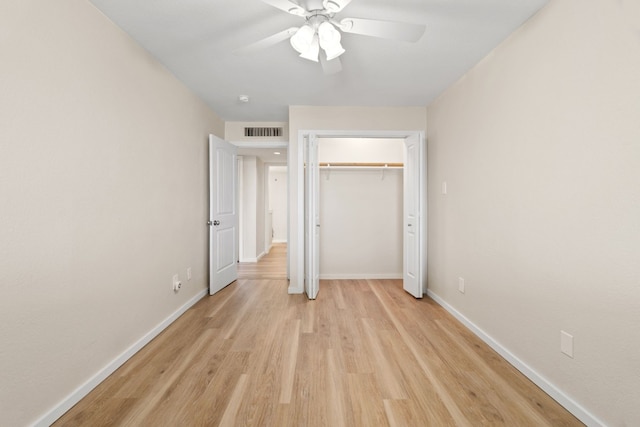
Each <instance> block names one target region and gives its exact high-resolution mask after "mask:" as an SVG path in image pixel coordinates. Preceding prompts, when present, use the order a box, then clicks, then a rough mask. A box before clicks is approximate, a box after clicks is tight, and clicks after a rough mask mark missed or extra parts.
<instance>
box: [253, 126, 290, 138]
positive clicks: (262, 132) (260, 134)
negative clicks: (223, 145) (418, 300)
mask: <svg viewBox="0 0 640 427" xmlns="http://www.w3.org/2000/svg"><path fill="white" fill-rule="evenodd" d="M244 136H246V137H250V138H256V137H257V138H265V137H278V136H282V128H281V127H246V128H244Z"/></svg>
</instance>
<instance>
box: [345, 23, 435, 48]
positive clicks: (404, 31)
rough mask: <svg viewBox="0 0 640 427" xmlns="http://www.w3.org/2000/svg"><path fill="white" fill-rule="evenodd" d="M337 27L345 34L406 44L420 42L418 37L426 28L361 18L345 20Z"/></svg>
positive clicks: (419, 25) (418, 25) (417, 25)
mask: <svg viewBox="0 0 640 427" xmlns="http://www.w3.org/2000/svg"><path fill="white" fill-rule="evenodd" d="M339 27H340V29H341V30H342V31H344V32H345V33H353V34H361V35H363V36H373V37H380V38H383V39H392V40H402V41H407V42H417V41H418V40H420V37H422V35H423V34H424V31H425V29H426V26H424V25H422V24H409V23H405V22H393V21H378V20H376V19H363V18H345V19H343V20H341V21H340V22H339Z"/></svg>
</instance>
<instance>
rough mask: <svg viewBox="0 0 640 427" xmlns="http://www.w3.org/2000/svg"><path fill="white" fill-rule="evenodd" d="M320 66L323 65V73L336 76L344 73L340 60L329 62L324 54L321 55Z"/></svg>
mask: <svg viewBox="0 0 640 427" xmlns="http://www.w3.org/2000/svg"><path fill="white" fill-rule="evenodd" d="M320 64H322V71H323V72H324V73H325V74H327V75H329V74H336V73H339V72H340V71H342V62H341V61H340V58H334V59H332V60H331V61H327V57H326V56H324V54H322V53H321V54H320Z"/></svg>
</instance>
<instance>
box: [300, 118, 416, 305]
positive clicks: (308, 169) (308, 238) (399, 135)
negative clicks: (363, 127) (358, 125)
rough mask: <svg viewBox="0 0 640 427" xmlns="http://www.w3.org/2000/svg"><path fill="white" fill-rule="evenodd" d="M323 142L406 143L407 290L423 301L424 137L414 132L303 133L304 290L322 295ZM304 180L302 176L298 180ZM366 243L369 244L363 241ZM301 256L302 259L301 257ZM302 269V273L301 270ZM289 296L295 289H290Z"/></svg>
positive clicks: (404, 233) (404, 231)
mask: <svg viewBox="0 0 640 427" xmlns="http://www.w3.org/2000/svg"><path fill="white" fill-rule="evenodd" d="M321 138H322V139H324V138H371V139H376V138H393V139H401V140H402V141H403V142H404V154H405V159H406V160H405V164H404V166H405V167H404V173H403V200H404V203H403V215H402V217H403V220H402V222H403V224H402V240H403V246H402V252H403V261H402V267H403V273H402V277H403V288H404V289H405V290H406V291H407V292H408V293H410V294H411V295H413V296H414V297H416V298H421V297H422V295H423V293H424V290H425V289H426V286H425V285H426V284H425V283H424V282H425V279H424V278H425V277H426V274H425V273H426V202H425V200H426V179H425V176H426V144H425V140H424V133H423V132H420V131H415V132H393V131H391V132H385V131H382V132H380V131H371V132H366V131H365V132H344V131H300V133H299V147H301V148H302V149H300V150H298V162H299V163H298V164H299V165H304V167H299V168H298V180H299V182H303V183H304V186H303V187H304V188H302V193H303V194H302V200H304V203H302V205H303V206H302V209H300V210H299V213H300V215H299V216H298V236H299V239H301V240H302V241H299V242H298V244H299V248H302V250H301V251H300V252H304V254H301V253H299V254H298V262H299V263H301V264H302V265H300V267H301V270H302V271H304V274H303V275H302V276H303V277H302V278H299V279H302V287H301V288H302V289H301V291H302V290H304V292H306V293H307V295H308V296H309V298H311V299H314V298H315V297H316V295H317V293H318V290H319V277H320V274H321V272H320V271H319V263H320V262H319V252H320V251H319V244H318V239H319V234H320V233H318V230H319V229H320V228H321V221H320V217H319V215H318V212H319V197H318V193H319V181H320V173H319V170H320V162H319V160H318V152H317V150H318V140H319V139H321ZM300 175H302V176H300ZM365 244H366V242H365ZM300 255H303V256H300ZM300 267H299V268H300ZM290 292H291V289H290Z"/></svg>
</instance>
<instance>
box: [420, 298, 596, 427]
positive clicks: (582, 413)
mask: <svg viewBox="0 0 640 427" xmlns="http://www.w3.org/2000/svg"><path fill="white" fill-rule="evenodd" d="M427 295H428V296H429V298H431V299H432V300H434V301H435V302H437V303H438V304H439V305H441V306H442V307H443V308H444V309H445V310H447V311H448V312H449V313H451V314H452V315H453V317H455V318H456V319H458V320H459V321H460V322H461V323H462V324H463V325H464V326H466V327H467V328H468V329H469V330H471V332H473V333H474V334H475V335H476V336H478V338H480V339H481V340H482V341H484V342H485V343H486V344H487V345H488V346H489V347H491V348H492V349H494V350H495V351H496V352H497V353H498V354H500V356H502V357H503V358H504V359H506V361H507V362H509V363H510V364H511V365H513V367H514V368H516V369H517V370H518V371H520V372H522V374H524V375H525V376H526V377H527V378H529V379H530V380H531V381H533V383H534V384H536V385H537V386H538V387H540V388H541V389H542V390H543V391H544V392H545V393H547V394H548V395H549V396H551V398H552V399H554V400H555V401H556V402H558V403H559V404H560V405H562V406H564V408H565V409H566V410H567V411H569V412H571V413H572V414H573V415H574V416H575V417H576V418H578V419H579V420H580V421H582V422H583V423H585V424H586V425H588V426H594V427H595V426H605V425H606V424H604V423H603V422H602V421H600V420H599V419H598V418H596V417H595V416H594V415H593V414H591V413H590V412H589V411H587V410H586V409H585V408H583V407H582V406H581V405H580V404H578V403H577V402H576V401H575V400H573V399H572V398H570V397H569V396H567V395H566V394H565V393H564V392H563V391H562V390H560V389H559V388H558V387H556V386H555V385H554V384H552V383H551V382H550V381H549V380H547V379H546V378H545V377H543V376H542V375H540V374H539V373H537V372H536V371H535V370H534V369H533V368H531V367H530V366H529V365H527V364H526V363H524V362H523V361H522V360H520V359H519V358H518V357H517V356H515V355H514V354H513V353H511V352H510V351H509V350H508V349H507V348H506V347H504V346H503V345H502V344H500V343H499V342H497V341H496V340H495V339H493V338H492V337H491V336H490V335H489V334H487V333H486V332H485V331H483V330H482V329H480V328H479V327H478V326H477V325H475V324H474V323H473V322H472V321H471V320H469V319H468V318H467V317H465V316H464V315H463V314H462V313H460V312H459V311H458V310H456V309H455V308H453V307H452V306H451V305H449V304H448V303H447V302H446V301H445V300H443V299H442V298H440V297H439V296H438V295H436V294H434V293H433V292H432V291H430V290H428V289H427Z"/></svg>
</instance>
